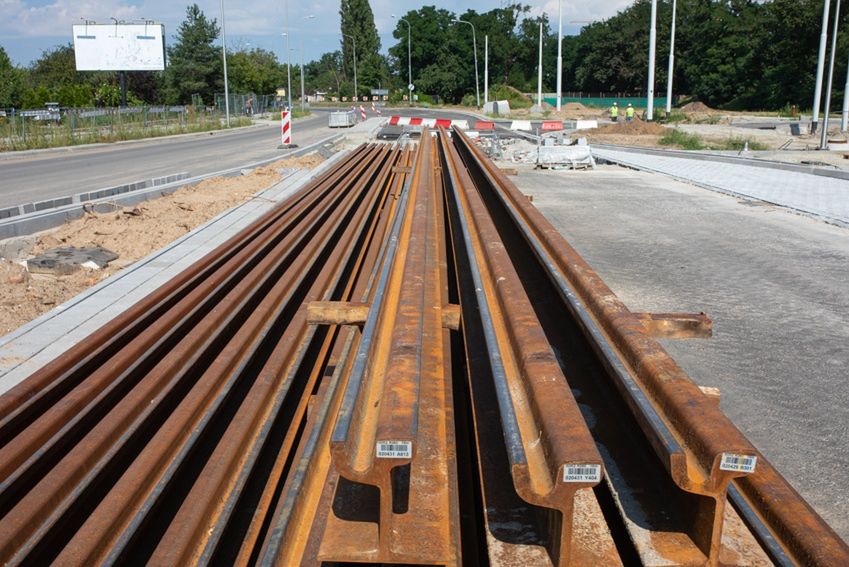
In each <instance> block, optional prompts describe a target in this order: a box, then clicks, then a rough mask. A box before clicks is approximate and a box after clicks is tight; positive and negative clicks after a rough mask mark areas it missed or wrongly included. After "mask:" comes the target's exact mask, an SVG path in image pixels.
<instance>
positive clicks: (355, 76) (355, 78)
mask: <svg viewBox="0 0 849 567" xmlns="http://www.w3.org/2000/svg"><path fill="white" fill-rule="evenodd" d="M342 35H343V36H344V37H350V38H351V42H352V43H353V44H354V96H360V91H358V90H357V38H355V37H354V36H352V35H348V34H346V33H343V34H342Z"/></svg>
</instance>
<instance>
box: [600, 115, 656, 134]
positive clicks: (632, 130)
mask: <svg viewBox="0 0 849 567" xmlns="http://www.w3.org/2000/svg"><path fill="white" fill-rule="evenodd" d="M591 133H592V135H605V134H615V135H619V136H664V135H666V134H668V133H669V128H665V127H663V126H661V125H660V124H658V123H657V122H643V121H642V120H640V119H639V118H637V117H634V120H633V121H631V122H624V121H623V122H617V123H614V124H606V125H604V126H601V127H600V128H596V129H595V130H593V131H592V132H591Z"/></svg>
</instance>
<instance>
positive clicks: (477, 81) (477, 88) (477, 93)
mask: <svg viewBox="0 0 849 567" xmlns="http://www.w3.org/2000/svg"><path fill="white" fill-rule="evenodd" d="M454 21H455V22H457V23H458V24H468V25H470V26H472V49H473V50H474V52H475V98H476V99H477V103H478V108H480V107H481V91H480V84H481V83H480V79H478V40H477V39H476V37H475V25H474V24H473V23H472V22H467V21H466V20H461V19H459V18H458V19H456V20H454Z"/></svg>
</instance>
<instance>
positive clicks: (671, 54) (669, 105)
mask: <svg viewBox="0 0 849 567" xmlns="http://www.w3.org/2000/svg"><path fill="white" fill-rule="evenodd" d="M677 4H678V0H672V31H671V32H670V33H669V72H668V73H667V75H666V115H667V116H669V114H670V113H671V112H672V73H673V72H674V69H675V8H676V5H677Z"/></svg>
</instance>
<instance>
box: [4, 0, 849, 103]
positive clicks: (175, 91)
mask: <svg viewBox="0 0 849 567" xmlns="http://www.w3.org/2000/svg"><path fill="white" fill-rule="evenodd" d="M822 1H823V0H767V1H755V0H679V2H678V18H677V30H676V56H675V62H676V65H675V71H674V72H675V77H674V79H675V81H674V84H675V93H676V94H685V95H689V96H692V97H694V98H696V99H698V100H702V101H703V102H705V103H707V104H709V105H712V106H718V107H726V108H747V109H777V108H781V107H784V106H786V105H789V104H796V105H797V106H800V107H802V108H809V107H810V105H811V102H812V100H811V99H812V93H813V83H814V73H815V65H816V57H817V48H818V41H819V34H820V17H821V11H822ZM650 9H651V1H650V0H636V1H635V2H634V4H632V5H631V6H629V7H628V8H626V9H624V10H622V11H621V12H619V13H618V14H616V15H615V16H613V17H611V18H609V19H607V20H603V21H598V22H595V23H592V24H589V25H587V26H585V27H584V28H582V30H581V32H580V33H579V34H578V35H574V36H566V37H564V39H563V90H564V91H584V92H621V93H643V92H645V90H646V68H647V66H648V35H649V15H650ZM671 12H672V6H671V0H661V2H660V4H659V9H658V21H657V29H658V40H657V77H656V92H658V93H662V92H663V91H664V88H665V85H666V81H667V76H666V72H667V71H666V63H667V60H668V59H667V58H668V52H669V30H670V22H671ZM339 13H340V20H341V28H340V32H341V33H340V36H339V37H340V41H339V48H338V49H337V50H334V51H331V52H328V53H324V54H323V55H321V57H319V58H318V59H317V60H315V61H311V62H309V63H306V64H305V65H304V82H305V85H306V90H307V92H310V93H311V92H315V91H322V92H327V93H330V94H336V95H342V96H345V95H347V96H350V95H352V94H354V81H353V79H354V77H353V75H354V43H355V42H356V59H357V63H356V67H357V87H358V90H359V92H358V93H357V94H360V95H362V94H367V93H368V92H369V90H370V89H372V88H377V87H382V88H389V89H393V90H394V91H395V92H396V93H398V94H400V93H401V92H405V91H402V89H404V88H405V86H406V84H407V80H408V77H407V63H408V61H407V24H406V23H405V22H409V24H410V35H411V53H410V55H411V57H410V58H411V66H412V81H413V83H414V84H415V85H416V91H415V92H416V93H422V94H425V95H431V96H437V97H439V98H440V99H441V100H444V101H446V102H464V103H466V104H472V103H473V101H474V93H475V72H474V51H473V42H472V30H471V27H470V26H468V25H465V24H460V23H458V22H457V20H458V19H461V20H463V21H467V22H470V23H472V24H473V25H474V26H475V31H476V36H477V37H476V39H477V50H478V51H477V53H478V60H479V62H478V63H479V73H480V80H481V81H483V56H484V37H485V36H488V40H489V76H490V85H508V86H510V87H514V88H516V89H518V90H520V91H524V92H534V91H536V83H537V57H538V45H539V40H540V24H542V36H543V37H542V40H543V71H544V74H543V81H544V84H543V89H544V90H545V91H546V92H554V90H555V88H556V86H555V85H556V83H555V81H556V60H557V59H556V58H557V36H556V30H555V29H553V28H552V23H551V22H550V21H549V19H548V16H547V15H545V14H542V15H532V14H531V12H530V7H529V6H527V5H523V4H519V3H516V4H505V5H503V6H502V7H500V8H495V9H492V10H490V11H488V12H476V11H474V10H467V11H465V12H463V13H454V12H451V11H449V10H446V9H443V8H437V7H435V6H423V7H422V8H420V9H418V10H411V11H409V12H407V13H406V14H404V15H403V16H402V17H401V18H399V19H398V20H397V23H396V27H395V28H394V30H393V32H392V35H393V37H394V39H395V43H394V44H392V45H390V46H389V47H388V54H387V55H382V54H381V53H380V50H381V42H380V38H379V36H378V34H377V29H376V27H375V25H374V16H373V14H372V11H371V7H370V6H369V2H368V0H341V2H340V11H339ZM402 19H403V20H404V21H401V20H402ZM847 19H849V17H847V16H846V15H845V13H844V15H842V16H841V27H845V20H847ZM219 37H220V27H219V26H218V23H217V21H216V20H215V19H214V18H208V17H206V15H205V14H204V13H203V12H202V11H201V10H200V8H199V7H198V6H197V5H196V4H193V5H190V6H188V7H187V9H186V18H185V20H184V21H183V22H182V23H181V24H180V26H179V27H178V29H177V33H176V38H175V41H174V42H173V44H172V45H170V46H169V47H168V50H167V59H168V67H167V68H166V70H165V71H164V72H143V73H141V72H134V73H128V74H127V83H128V90H129V93H130V101H131V102H142V101H143V102H145V103H151V104H155V103H166V104H182V103H189V102H191V101H192V100H193V99H194V100H197V99H198V98H199V99H200V100H202V101H203V102H204V103H207V104H211V103H212V102H213V101H214V94H215V93H221V92H223V90H224V86H223V71H222V61H221V50H220V44H219V43H218V40H219ZM838 37H839V41H838V50H837V54H838V58H837V62H838V64H837V65H836V69H835V85H841V86H842V85H843V84H844V82H845V77H846V58H847V55H849V53H847V52H849V32H846V33H840V34H839V36H838ZM228 75H229V82H230V90H231V92H235V93H255V94H272V93H273V92H274V91H275V89H276V88H278V87H281V86H285V85H286V75H287V73H286V65H285V64H284V63H282V62H280V61H279V60H278V58H277V56H276V55H275V54H274V53H272V52H270V51H267V50H264V49H259V48H254V49H250V50H249V49H245V48H240V49H236V50H235V51H232V52H229V53H228ZM291 75H292V85H299V84H300V68H299V67H298V66H297V65H293V66H292V73H291ZM118 85H119V80H118V75H117V74H116V73H107V72H77V71H76V70H75V66H74V52H73V46H72V45H70V44H67V45H60V46H57V47H54V48H52V49H49V50H47V51H45V52H43V53H42V55H41V57H40V58H39V59H38V60H36V61H34V62H33V63H32V64H31V65H29V66H28V67H17V66H15V65H13V64H12V62H11V61H10V60H9V57H8V56H7V54H6V52H5V50H4V49H3V47H2V46H0V108H5V107H18V108H34V107H41V106H43V105H44V103H45V102H48V101H54V102H58V103H59V104H61V105H63V106H95V105H104V106H112V105H116V104H118V101H119V99H120V88H119V86H118ZM481 88H482V85H481ZM298 90H299V89H298V88H297V87H296V88H295V91H296V93H295V94H297V91H298ZM836 94H837V95H838V96H839V95H842V90H840V89H838V92H837V93H836Z"/></svg>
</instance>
